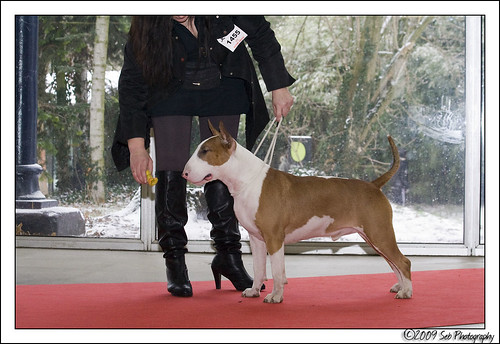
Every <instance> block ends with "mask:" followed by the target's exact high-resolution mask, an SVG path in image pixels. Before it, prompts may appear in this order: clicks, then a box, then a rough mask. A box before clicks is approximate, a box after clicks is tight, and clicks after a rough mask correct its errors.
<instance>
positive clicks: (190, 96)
mask: <svg viewBox="0 0 500 344" xmlns="http://www.w3.org/2000/svg"><path fill="white" fill-rule="evenodd" d="M249 109H250V101H249V99H248V95H247V92H246V90H245V81H244V80H243V79H238V78H227V77H222V79H221V82H220V85H219V86H217V87H215V88H211V89H205V90H196V89H186V88H184V87H181V88H179V90H177V91H176V92H175V93H174V94H172V95H171V96H170V97H168V98H167V99H165V100H163V101H161V102H160V103H158V104H156V105H155V106H154V107H153V108H152V109H151V110H150V116H151V117H157V116H199V117H208V116H228V115H241V114H243V113H245V114H247V113H248V111H249Z"/></svg>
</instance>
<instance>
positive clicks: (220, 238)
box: [205, 180, 253, 291]
mask: <svg viewBox="0 0 500 344" xmlns="http://www.w3.org/2000/svg"><path fill="white" fill-rule="evenodd" d="M205 199H206V201H207V205H208V219H209V220H210V222H211V223H212V230H211V231H210V237H211V238H212V240H213V242H214V246H215V249H216V251H217V254H216V255H215V257H214V259H213V261H212V272H213V274H214V279H215V288H216V289H220V288H221V275H222V276H224V277H226V278H227V279H229V280H230V281H231V283H232V284H233V286H234V287H235V288H236V289H237V290H240V291H243V290H245V289H246V288H250V287H251V286H252V283H253V279H252V278H251V277H250V276H249V275H248V273H247V271H246V270H245V267H244V266H243V260H242V259H241V243H240V239H241V235H240V231H239V227H238V221H237V219H236V216H235V215H234V210H233V204H234V200H233V197H232V196H231V194H230V193H229V190H228V189H227V186H226V185H225V184H224V183H222V182H221V181H218V180H216V181H213V182H210V183H207V184H205Z"/></svg>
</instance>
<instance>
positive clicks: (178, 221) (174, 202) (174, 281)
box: [155, 171, 193, 296]
mask: <svg viewBox="0 0 500 344" xmlns="http://www.w3.org/2000/svg"><path fill="white" fill-rule="evenodd" d="M156 177H157V178H158V183H157V184H156V198H155V212H156V223H157V226H158V242H159V244H160V246H161V248H162V249H163V252H164V254H163V257H164V258H165V265H166V268H167V281H168V284H167V290H168V291H169V292H170V293H171V294H172V295H174V296H192V295H193V289H192V286H191V282H190V281H189V276H188V270H187V267H186V262H185V257H184V255H185V253H186V252H187V249H186V245H187V241H188V240H187V235H186V231H185V230H184V226H185V225H186V223H187V220H188V214H187V207H186V180H185V179H184V178H182V172H178V171H157V172H156Z"/></svg>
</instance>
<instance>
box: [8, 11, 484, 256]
mask: <svg viewBox="0 0 500 344" xmlns="http://www.w3.org/2000/svg"><path fill="white" fill-rule="evenodd" d="M483 20H484V16H466V61H465V64H466V76H465V77H466V99H465V107H466V123H467V125H466V137H465V147H466V149H465V190H464V192H465V204H464V220H463V235H464V241H463V244H432V243H429V244H426V243H399V244H398V246H399V248H400V250H401V252H402V253H403V254H405V255H431V256H434V255H436V256H439V255H440V256H484V244H483V243H480V227H481V226H480V221H481V217H480V211H481V209H480V196H481V169H480V168H479V167H480V165H481V161H480V159H481V154H480V153H481V137H482V135H484V133H483V132H482V130H481V123H482V119H484V118H485V113H484V107H483V97H482V96H483V91H484V90H483V89H482V58H483V56H482V53H483V50H482V21H483ZM151 146H152V150H151V152H150V153H151V155H152V156H153V157H154V150H153V149H154V145H151ZM141 196H142V197H141V220H140V227H141V228H140V238H139V239H118V238H80V237H33V236H16V247H32V248H35V247H36V248H54V249H97V250H139V251H161V249H160V247H159V245H158V242H157V241H156V240H155V236H156V235H155V231H156V228H155V227H156V225H155V217H154V197H153V191H152V188H149V187H142V195H141ZM483 228H484V227H483ZM188 250H189V252H193V253H194V252H213V251H214V250H213V248H212V245H211V243H210V241H203V240H190V241H189V243H188ZM242 251H243V253H250V252H251V251H250V244H249V242H248V241H243V242H242ZM285 253H287V254H358V255H359V254H376V252H375V251H374V250H373V249H372V248H371V247H370V246H369V245H368V244H366V243H364V242H363V243H352V242H299V243H296V244H291V245H287V246H286V248H285Z"/></svg>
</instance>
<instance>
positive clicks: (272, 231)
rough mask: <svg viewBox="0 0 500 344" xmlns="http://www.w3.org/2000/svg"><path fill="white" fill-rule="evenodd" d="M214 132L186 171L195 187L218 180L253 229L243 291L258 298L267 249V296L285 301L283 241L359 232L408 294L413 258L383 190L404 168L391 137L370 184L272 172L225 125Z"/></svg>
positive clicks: (406, 295)
mask: <svg viewBox="0 0 500 344" xmlns="http://www.w3.org/2000/svg"><path fill="white" fill-rule="evenodd" d="M210 129H211V130H212V133H213V134H214V136H213V137H211V138H208V139H207V140H205V141H203V142H202V143H200V145H199V146H198V147H197V149H196V151H195V152H194V154H193V156H192V157H191V158H190V159H189V161H188V162H187V164H186V166H185V168H184V171H183V176H184V178H186V179H187V180H188V181H189V182H191V183H193V184H195V185H203V184H204V183H206V182H209V181H211V180H216V179H218V180H221V181H222V182H223V183H224V184H226V185H227V187H228V188H229V191H230V192H231V195H232V196H233V198H234V211H235V214H236V217H237V218H238V220H239V222H240V223H241V225H242V226H243V227H244V228H245V229H246V230H247V231H248V233H249V237H250V246H251V249H252V256H253V262H254V282H253V285H252V287H251V288H248V289H246V290H245V291H243V294H242V295H243V296H244V297H258V296H260V288H261V286H262V284H263V283H264V281H265V280H266V253H269V255H270V259H271V269H272V276H273V280H274V282H273V290H272V292H271V293H270V294H268V295H267V296H266V297H265V299H264V302H268V303H280V302H282V301H283V287H284V284H285V283H286V282H287V280H286V275H285V257H284V245H285V244H289V243H294V242H298V241H300V240H304V239H309V238H313V237H324V236H327V237H331V238H332V239H333V240H336V239H338V238H339V237H341V236H343V235H346V234H351V233H358V234H359V235H360V236H361V237H362V238H363V239H364V240H365V241H366V242H367V243H368V244H370V245H371V246H372V247H373V248H374V249H375V251H377V252H378V253H379V254H380V255H381V256H382V257H384V258H385V259H386V261H387V262H388V263H389V265H390V267H391V268H392V269H393V271H394V273H395V274H396V277H397V279H398V283H396V284H395V285H394V286H393V287H392V288H391V292H394V293H397V294H396V298H411V296H412V282H411V272H410V266H411V263H410V261H409V260H408V259H407V258H406V257H405V256H404V255H403V254H402V253H401V252H400V251H399V249H398V246H397V244H396V238H395V236H394V229H393V227H392V208H391V205H390V203H389V201H388V200H387V198H386V197H385V195H384V194H383V193H382V191H381V190H380V188H381V187H382V186H383V185H384V184H385V183H387V182H388V181H389V179H390V178H391V177H392V176H393V175H394V174H395V173H396V172H397V170H398V168H399V154H398V150H397V148H396V146H395V144H394V142H393V140H392V138H391V137H388V139H389V143H390V145H391V149H392V154H393V156H394V162H393V165H392V167H391V169H390V170H389V171H388V172H386V173H385V174H383V175H382V176H380V177H379V178H377V179H375V180H374V181H372V182H366V181H362V180H356V179H341V178H323V177H298V176H294V175H291V174H288V173H285V172H282V171H278V170H275V169H273V168H271V167H269V165H267V164H265V163H264V162H263V161H262V160H260V159H259V158H258V157H256V156H255V155H254V154H252V152H250V151H248V150H247V149H245V148H244V147H242V146H241V145H239V144H238V143H237V142H236V140H234V139H233V138H232V137H231V135H230V134H229V133H228V132H227V131H226V130H225V129H224V126H223V124H222V123H220V125H219V130H220V131H217V130H216V129H215V128H214V127H213V126H212V125H211V124H210Z"/></svg>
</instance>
